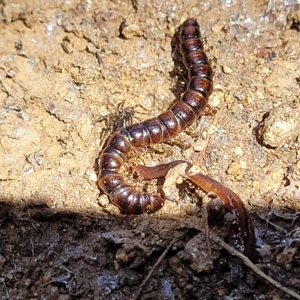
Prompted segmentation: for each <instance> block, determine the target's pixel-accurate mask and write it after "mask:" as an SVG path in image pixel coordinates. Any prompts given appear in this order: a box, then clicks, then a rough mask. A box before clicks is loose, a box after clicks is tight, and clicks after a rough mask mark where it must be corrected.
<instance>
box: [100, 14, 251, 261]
mask: <svg viewBox="0 0 300 300" xmlns="http://www.w3.org/2000/svg"><path fill="white" fill-rule="evenodd" d="M172 48H173V59H174V62H175V65H177V66H179V68H180V71H181V77H182V78H183V79H184V83H185V84H184V90H185V91H184V92H183V93H182V95H181V96H180V99H179V101H177V102H175V103H174V104H173V106H171V108H170V109H169V110H167V111H165V112H163V113H161V114H160V115H159V116H157V117H155V118H151V119H148V120H146V121H144V122H142V123H138V124H133V125H130V126H127V127H125V128H123V129H121V130H119V131H117V132H115V133H113V135H112V137H111V138H110V139H109V141H108V143H107V145H106V148H105V149H104V150H103V151H102V153H101V154H100V156H99V177H98V183H99V186H100V188H101V189H102V190H103V191H104V193H105V194H107V195H108V196H109V198H110V201H111V202H112V203H113V204H114V205H116V206H117V207H118V208H119V209H120V211H121V213H124V214H136V215H137V214H143V213H149V214H150V213H154V212H156V211H158V210H159V209H161V208H162V206H163V205H164V202H165V199H164V195H163V193H158V194H151V193H148V192H145V191H139V190H136V189H135V188H134V187H133V186H131V185H129V184H127V183H126V182H125V180H124V178H123V176H122V174H121V172H120V169H121V167H122V166H123V165H124V162H125V161H126V160H127V159H128V157H129V154H130V152H131V150H132V149H133V148H135V147H148V146H151V145H153V144H157V143H162V142H165V141H167V140H169V139H171V138H173V137H175V136H176V135H178V134H179V133H180V132H182V131H183V130H185V129H186V128H187V127H188V126H190V125H191V124H193V123H194V122H195V121H196V120H197V119H198V118H199V117H200V116H201V115H202V114H203V113H204V111H205V109H206V107H207V101H208V97H209V96H210V94H211V92H212V87H213V83H212V76H213V71H212V68H211V66H210V64H209V60H208V58H207V56H206V54H205V52H204V51H203V43H202V40H201V34H200V28H199V24H198V23H197V21H196V20H195V19H192V18H190V19H187V20H186V21H185V22H183V24H182V25H181V26H179V28H178V29H177V31H176V33H175V35H174V37H173V39H172ZM178 163H179V162H174V163H173V164H172V163H171V164H168V165H160V166H156V167H152V168H149V167H144V166H139V170H140V173H143V176H144V177H145V178H157V177H159V176H165V175H166V171H167V170H169V169H170V168H172V167H173V166H174V165H176V164H178ZM190 168H191V165H189V167H188V169H187V171H186V178H187V179H188V180H190V181H192V182H193V183H194V184H195V185H197V186H198V187H200V188H202V189H203V190H204V191H206V192H208V191H212V192H214V193H216V194H217V195H218V196H219V197H220V198H221V199H222V200H223V201H224V203H225V206H226V208H227V209H228V210H229V211H231V212H233V213H234V214H235V216H236V221H235V222H234V225H233V226H232V236H234V244H235V247H236V248H237V249H239V250H240V251H241V252H244V253H245V254H246V255H248V256H250V255H251V252H253V251H254V241H255V236H254V231H253V227H252V223H251V220H250V219H249V215H248V212H247V210H246V209H245V206H244V204H243V202H242V201H241V200H240V198H239V197H238V196H237V195H236V194H235V193H233V192H232V191H231V190H230V189H228V188H226V187H225V186H223V185H222V184H220V183H218V182H216V181H215V180H213V179H211V178H209V177H208V176H205V175H202V174H192V173H191V172H189V170H190Z"/></svg>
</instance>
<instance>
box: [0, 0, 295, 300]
mask: <svg viewBox="0 0 300 300" xmlns="http://www.w3.org/2000/svg"><path fill="white" fill-rule="evenodd" d="M185 2H188V3H189V4H186V3H185ZM283 2H284V1H257V0H248V1H223V0H222V1H212V0H204V1H196V0H191V1H179V0H172V1H170V0H165V1H146V0H137V1H134V0H133V1H129V0H126V1H120V0H114V1H113V0H112V1H106V0H103V1H90V0H85V1H84V0H83V1H79V0H78V1H76V0H69V1H65V2H64V1H58V0H53V1H40V0H26V1H24V0H23V1H21V0H3V1H1V2H0V11H1V21H0V158H1V160H0V201H1V207H0V236H1V239H0V299H59V300H65V299H133V298H134V293H135V292H137V290H138V288H139V286H140V285H141V283H142V282H143V280H144V279H145V278H146V276H147V275H148V274H149V272H150V271H151V269H152V267H153V266H154V264H155V263H156V262H157V261H158V259H159V257H160V255H161V254H162V253H163V252H164V251H165V250H166V248H167V247H168V246H169V245H170V244H172V243H174V244H172V246H171V248H170V249H169V250H168V252H167V254H166V256H165V257H164V259H163V260H162V261H161V263H160V264H159V266H158V267H157V268H156V269H155V270H154V272H153V274H152V276H151V277H150V279H149V280H148V282H147V283H146V285H145V286H144V287H143V290H142V293H141V295H140V296H139V298H140V299H289V297H288V296H287V295H286V294H284V293H283V292H280V291H279V290H277V289H276V288H275V287H274V286H272V285H270V284H268V283H266V282H265V281H264V280H262V279H261V278H259V277H257V276H256V275H255V274H254V273H253V272H252V271H251V270H249V269H248V268H247V267H245V266H243V265H242V264H240V263H238V262H236V261H235V260H232V258H230V255H229V254H228V253H227V252H226V251H224V250H222V249H221V248H220V246H217V245H216V244H214V243H213V242H212V241H211V248H212V253H211V254H209V252H208V244H209V241H208V242H206V239H205V235H204V234H203V233H202V231H199V230H198V229H199V228H201V226H202V227H203V228H204V225H203V219H204V217H203V210H202V207H201V206H199V204H200V203H201V202H202V197H203V194H202V193H201V192H200V191H196V192H197V193H196V194H193V195H192V193H190V192H189V191H188V190H187V189H186V187H184V185H178V186H177V187H178V188H175V189H174V192H173V193H174V197H173V199H172V201H171V200H168V201H166V203H165V206H164V207H163V209H161V210H160V211H159V212H157V213H155V214H154V215H142V216H123V215H120V213H119V211H118V209H117V208H116V207H115V206H113V205H112V204H110V203H109V200H108V198H107V196H106V195H103V194H101V191H100V190H99V188H98V186H97V157H98V154H99V152H100V151H101V149H102V147H103V145H104V144H105V140H106V139H107V137H109V135H110V134H111V133H112V132H113V130H115V129H116V128H119V127H121V126H124V125H126V124H131V123H133V122H141V121H143V120H145V119H148V118H149V117H154V116H157V115H158V114H159V113H160V112H162V111H164V110H166V109H167V108H168V107H170V105H171V104H172V103H173V102H174V101H175V99H176V95H175V94H174V91H175V90H176V88H175V86H176V78H174V76H172V69H173V61H172V56H171V46H170V41H171V38H172V36H173V34H174V31H175V29H176V27H177V26H178V25H180V24H181V23H182V21H184V20H185V19H186V18H187V17H194V18H196V19H197V20H198V21H199V23H200V26H201V31H202V35H203V37H205V41H206V43H205V48H206V51H207V53H208V55H209V57H210V59H211V61H212V64H213V66H214V71H215V75H214V92H213V94H212V95H211V98H210V107H211V111H212V113H210V114H208V115H205V116H203V117H202V118H201V119H200V120H199V121H198V123H197V124H195V125H194V126H192V127H191V129H189V130H188V131H186V132H185V133H182V134H181V135H180V136H179V137H178V139H175V140H174V141H171V142H170V143H168V144H166V145H160V146H159V147H155V148H153V149H142V150H141V151H139V152H138V153H135V154H134V155H133V157H132V158H131V160H130V161H129V162H128V165H127V170H124V174H125V175H126V174H127V175H128V181H131V180H132V181H134V180H135V184H136V185H141V184H142V183H141V182H140V181H139V180H136V179H135V178H132V176H130V173H131V172H130V170H129V169H130V167H131V168H132V167H133V166H134V165H135V164H137V163H142V164H145V165H152V164H159V163H162V162H170V161H172V160H175V159H186V160H188V161H190V162H192V163H193V164H197V165H199V166H200V167H201V168H202V169H203V172H205V173H207V174H208V175H209V176H211V177H212V178H214V179H215V180H218V181H220V182H222V183H223V184H224V185H226V186H227V187H229V188H231V189H232V190H233V191H235V192H236V193H237V194H238V195H239V196H240V197H241V198H242V199H243V201H244V202H245V204H246V206H247V208H248V209H249V211H250V214H251V218H252V220H253V224H254V227H255V231H256V237H257V249H258V253H257V260H256V263H258V264H259V267H260V268H261V270H262V271H264V272H265V273H267V274H268V275H269V276H271V277H273V278H274V279H276V280H278V281H279V282H281V283H282V284H283V285H285V286H286V287H288V288H290V289H293V290H294V291H296V292H298V293H300V278H299V272H300V251H299V247H300V230H299V229H298V227H299V218H298V216H299V213H298V211H299V210H300V204H299V203H300V202H299V200H300V148H299V142H300V141H299V135H300V123H299V120H300V106H299V102H300V101H299V100H300V98H299V95H300V73H299V66H300V51H299V49H300V32H299V31H300V25H299V24H300V22H299V19H300V17H299V5H296V4H294V5H292V3H293V1H285V2H284V3H283ZM147 150H148V151H147ZM174 176H175V175H174ZM155 186H156V182H154V184H152V185H151V184H150V189H151V188H155ZM194 196H195V197H194ZM195 198H197V199H196V200H195ZM195 202H196V203H195ZM216 214H219V212H216V211H213V212H211V213H210V215H212V218H210V219H218V218H217V217H215V215H216ZM210 223H212V224H211V230H212V231H214V232H215V233H217V234H218V235H219V236H221V237H223V238H224V239H226V238H227V237H228V229H227V228H226V226H225V225H224V219H223V215H221V217H220V219H218V221H216V222H210ZM197 228H198V229H197ZM174 239H175V240H174Z"/></svg>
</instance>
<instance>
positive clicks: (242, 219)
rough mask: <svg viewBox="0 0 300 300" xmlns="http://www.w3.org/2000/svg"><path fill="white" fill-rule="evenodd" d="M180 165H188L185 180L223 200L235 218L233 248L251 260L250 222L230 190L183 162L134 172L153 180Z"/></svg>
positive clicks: (142, 168)
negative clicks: (193, 170)
mask: <svg viewBox="0 0 300 300" xmlns="http://www.w3.org/2000/svg"><path fill="white" fill-rule="evenodd" d="M182 163H187V164H188V167H187V170H186V178H187V179H188V180H190V181H192V182H193V183H194V184H195V185H196V186H198V187H200V188H201V189H202V190H204V191H205V192H213V193H215V194H216V195H218V196H219V197H220V198H221V199H222V200H223V202H224V205H225V207H226V209H227V210H228V211H230V212H231V213H232V214H233V215H234V216H235V220H234V221H233V222H232V224H231V240H232V241H233V246H234V247H235V248H236V249H237V250H239V251H240V252H242V253H244V254H245V255H246V256H248V257H249V258H253V257H254V255H255V233H254V229H253V226H252V222H251V219H250V216H249V213H248V211H247V209H246V208H245V205H244V203H243V202H242V200H241V199H240V198H239V196H238V195H237V194H235V193H234V192H233V191H232V190H230V189H229V188H227V187H226V186H224V185H222V184H221V183H219V182H217V181H215V180H214V179H212V178H210V177H208V176H205V175H203V174H201V173H196V174H195V173H192V172H191V167H192V165H191V164H190V163H189V162H186V161H184V160H177V161H173V162H171V163H168V164H162V165H158V166H154V167H146V166H142V165H138V166H137V167H136V170H137V171H138V172H139V173H140V174H141V175H142V176H143V177H144V178H146V179H155V178H158V177H165V176H166V175H167V173H168V171H169V170H170V169H172V168H174V167H175V166H177V165H179V164H182Z"/></svg>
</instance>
